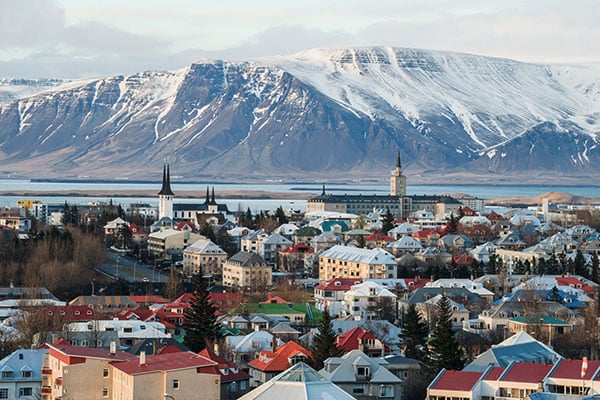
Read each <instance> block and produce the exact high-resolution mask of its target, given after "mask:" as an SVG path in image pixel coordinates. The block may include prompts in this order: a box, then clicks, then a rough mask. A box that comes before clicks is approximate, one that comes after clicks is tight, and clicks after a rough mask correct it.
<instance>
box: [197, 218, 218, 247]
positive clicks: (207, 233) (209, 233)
mask: <svg viewBox="0 0 600 400" xmlns="http://www.w3.org/2000/svg"><path fill="white" fill-rule="evenodd" d="M198 233H200V234H201V235H202V236H204V237H206V238H207V239H208V240H210V241H211V242H213V243H216V242H217V235H215V231H214V229H213V227H212V226H211V225H210V224H209V223H208V222H205V223H204V225H202V228H200V232H198Z"/></svg>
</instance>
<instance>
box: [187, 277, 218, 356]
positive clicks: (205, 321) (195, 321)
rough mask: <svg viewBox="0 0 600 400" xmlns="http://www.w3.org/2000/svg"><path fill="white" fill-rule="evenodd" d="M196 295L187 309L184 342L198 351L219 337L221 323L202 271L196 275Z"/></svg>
mask: <svg viewBox="0 0 600 400" xmlns="http://www.w3.org/2000/svg"><path fill="white" fill-rule="evenodd" d="M193 279H194V285H195V290H194V295H195V296H194V297H193V299H192V301H191V304H190V308H188V309H187V310H186V311H185V323H184V328H185V338H184V344H185V345H186V346H187V347H189V349H190V350H191V351H193V352H194V353H197V352H199V351H201V350H204V349H205V348H206V347H207V346H208V345H209V344H210V343H211V342H213V341H215V340H216V339H217V338H218V337H219V325H218V323H217V316H216V315H215V310H216V309H215V307H214V306H213V305H212V303H211V301H210V297H209V292H208V287H207V285H206V282H204V280H203V279H202V271H200V273H199V274H198V275H195V276H194V278H193Z"/></svg>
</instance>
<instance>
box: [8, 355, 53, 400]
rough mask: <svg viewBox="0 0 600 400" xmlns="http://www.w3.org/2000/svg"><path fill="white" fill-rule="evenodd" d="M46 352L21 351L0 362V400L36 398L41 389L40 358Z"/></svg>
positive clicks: (31, 399) (30, 399)
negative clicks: (0, 373)
mask: <svg viewBox="0 0 600 400" xmlns="http://www.w3.org/2000/svg"><path fill="white" fill-rule="evenodd" d="M48 351H49V350H48V349H47V348H42V349H34V350H30V349H21V350H16V351H14V352H13V353H12V354H10V355H8V356H6V357H4V358H3V359H2V360H0V371H1V372H2V375H1V378H0V399H24V400H33V399H35V398H37V397H36V395H39V393H40V390H41V387H42V357H43V356H44V355H45V354H48Z"/></svg>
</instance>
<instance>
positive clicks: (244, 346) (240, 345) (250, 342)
mask: <svg viewBox="0 0 600 400" xmlns="http://www.w3.org/2000/svg"><path fill="white" fill-rule="evenodd" d="M273 340H276V341H277V343H276V344H277V346H280V345H283V344H284V343H283V342H282V341H280V340H279V339H277V338H276V337H275V336H273V335H272V334H271V333H269V332H267V331H253V332H251V333H249V334H247V335H238V336H227V337H225V343H224V349H223V354H224V356H225V358H226V359H227V360H228V361H230V362H234V363H236V364H237V365H239V366H240V368H242V369H247V364H248V363H249V362H250V361H251V360H254V359H255V358H256V354H257V353H259V352H260V351H262V350H269V349H272V348H273Z"/></svg>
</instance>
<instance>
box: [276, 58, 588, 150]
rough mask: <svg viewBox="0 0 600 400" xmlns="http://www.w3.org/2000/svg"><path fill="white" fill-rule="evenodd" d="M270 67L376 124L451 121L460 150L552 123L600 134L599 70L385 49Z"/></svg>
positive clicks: (425, 127)
mask: <svg viewBox="0 0 600 400" xmlns="http://www.w3.org/2000/svg"><path fill="white" fill-rule="evenodd" d="M269 61H270V62H273V63H274V64H275V65H277V66H279V67H280V68H283V69H285V70H286V71H289V72H290V73H292V74H294V75H295V76H297V77H298V78H300V79H302V80H304V81H305V82H308V83H310V84H311V85H313V86H315V87H316V88H317V89H318V90H320V91H321V92H323V93H325V94H326V95H328V96H329V97H331V98H333V99H335V100H336V101H338V102H339V103H340V104H342V105H344V106H346V107H349V108H351V109H353V110H356V111H358V112H362V113H365V114H366V115H369V116H370V117H371V118H383V119H388V120H390V121H394V120H395V119H397V118H398V117H402V118H405V119H407V120H409V121H410V122H411V124H412V125H413V126H415V127H416V128H418V129H419V130H420V131H421V132H422V133H423V134H425V135H427V134H429V133H431V131H433V130H436V126H438V127H443V126H444V125H445V124H443V123H442V120H443V119H446V120H447V122H449V123H450V124H460V126H461V127H462V129H463V131H464V135H466V136H464V137H463V138H462V139H461V140H462V143H460V142H459V144H460V150H466V151H476V150H478V149H481V148H485V147H488V146H492V145H495V144H497V143H499V142H501V141H504V140H507V139H510V138H512V137H514V136H515V135H517V134H519V133H521V132H523V131H524V130H526V129H527V128H529V127H531V126H533V125H536V124H538V123H540V122H543V121H548V120H562V119H572V120H575V121H582V120H586V121H588V123H591V124H592V125H594V126H597V120H598V118H597V113H598V109H599V107H598V106H599V104H600V103H599V98H600V95H599V88H600V68H599V67H598V66H597V65H587V66H577V67H569V66H547V65H537V64H528V63H521V62H518V61H513V60H508V59H500V58H490V57H481V56H475V55H468V54H459V53H451V52H441V51H426V50H417V49H399V48H384V47H368V48H356V49H312V50H307V51H305V52H302V53H299V54H296V55H293V56H290V57H287V58H284V59H271V60H269ZM590 117H591V120H590ZM440 138H441V140H442V141H448V138H447V137H445V136H444V135H441V136H440Z"/></svg>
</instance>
